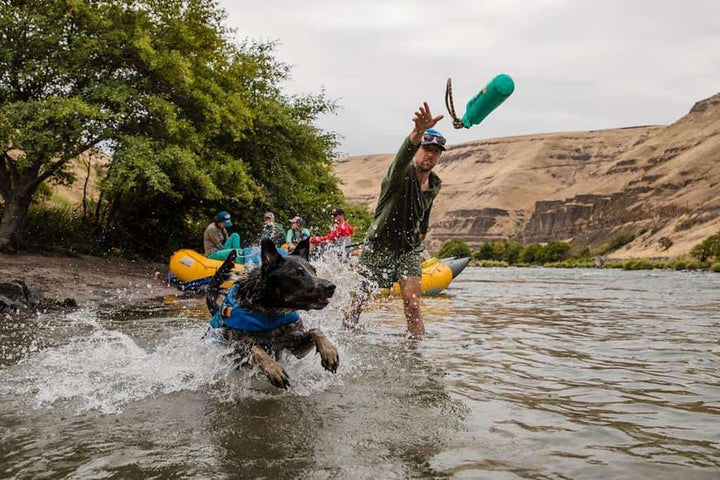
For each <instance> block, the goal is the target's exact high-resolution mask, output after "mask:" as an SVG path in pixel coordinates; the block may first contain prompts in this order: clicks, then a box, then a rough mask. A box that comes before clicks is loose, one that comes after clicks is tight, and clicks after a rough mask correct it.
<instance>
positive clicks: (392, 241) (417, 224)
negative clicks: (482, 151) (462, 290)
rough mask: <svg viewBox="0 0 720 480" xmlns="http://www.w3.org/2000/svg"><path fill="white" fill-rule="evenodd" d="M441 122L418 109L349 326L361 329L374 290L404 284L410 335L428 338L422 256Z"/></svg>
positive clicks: (436, 184) (365, 253)
mask: <svg viewBox="0 0 720 480" xmlns="http://www.w3.org/2000/svg"><path fill="white" fill-rule="evenodd" d="M442 118H443V116H442V115H438V116H436V117H433V115H432V114H431V113H430V107H429V106H428V104H427V103H423V104H422V105H421V106H420V107H419V108H418V111H417V112H415V116H414V118H413V120H412V121H413V124H414V127H413V129H412V131H411V132H410V135H409V136H408V137H407V138H406V139H405V141H404V142H403V143H402V145H401V146H400V150H399V151H398V153H397V155H396V156H395V159H394V160H393V161H392V163H391V164H390V168H389V169H388V172H387V174H386V176H385V178H384V179H383V181H382V185H381V187H380V196H379V198H378V202H377V206H376V208H375V215H374V218H373V222H372V224H371V226H370V228H369V229H368V231H367V234H366V237H365V243H364V244H363V249H362V253H361V254H360V258H359V261H358V273H359V274H360V278H361V283H360V287H359V288H358V290H357V291H356V292H355V295H354V296H353V299H352V302H351V305H350V306H349V308H348V309H347V310H346V311H345V312H344V314H343V324H344V325H345V326H346V327H350V328H352V327H354V326H355V325H356V324H357V322H358V320H359V318H360V314H361V313H362V310H363V309H364V308H365V306H367V304H368V303H369V302H370V300H371V298H372V292H373V290H374V286H375V285H377V286H379V287H382V288H388V287H390V286H391V285H392V284H393V283H395V282H399V283H400V290H401V292H402V297H403V307H404V310H405V318H406V320H407V327H408V331H409V332H410V334H411V335H412V336H413V337H419V336H421V335H422V334H423V333H425V325H424V324H423V322H422V319H421V318H420V295H421V293H422V291H421V286H422V285H421V278H422V267H421V266H420V263H421V260H420V254H421V252H422V251H423V250H424V246H423V240H424V239H425V235H426V234H427V231H428V226H429V219H430V211H431V210H432V206H433V202H434V201H435V197H437V195H438V193H439V192H440V185H441V183H442V181H441V180H440V177H438V176H437V174H435V172H433V171H432V170H433V168H435V165H437V162H438V160H439V158H440V156H441V155H442V153H443V152H444V151H445V143H446V140H445V137H444V136H443V134H442V133H440V132H439V131H438V130H436V129H435V128H434V127H435V125H436V124H437V123H438V122H439V121H440V120H441V119H442Z"/></svg>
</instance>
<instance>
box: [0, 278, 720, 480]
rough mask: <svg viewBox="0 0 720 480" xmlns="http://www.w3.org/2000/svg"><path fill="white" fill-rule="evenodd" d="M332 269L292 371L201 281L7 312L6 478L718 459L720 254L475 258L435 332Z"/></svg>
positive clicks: (1, 354) (2, 347)
mask: <svg viewBox="0 0 720 480" xmlns="http://www.w3.org/2000/svg"><path fill="white" fill-rule="evenodd" d="M321 272H322V268H321ZM326 274H327V275H326V276H329V277H331V278H332V277H333V274H332V273H328V272H326ZM338 275H339V277H337V276H336V277H335V278H332V279H333V280H334V281H336V282H337V283H338V285H339V288H338V292H337V295H336V296H335V297H334V300H333V302H332V303H331V305H330V306H329V307H328V308H326V309H325V310H323V311H321V312H311V313H309V314H307V315H306V316H305V318H306V321H307V323H309V324H310V325H312V326H320V327H322V328H323V330H324V331H325V332H326V334H327V335H328V337H329V338H330V339H331V340H332V341H333V342H334V343H335V344H336V345H337V346H338V350H339V352H340V355H341V365H340V369H339V372H338V374H337V375H333V374H331V373H327V372H325V371H323V369H322V368H321V366H320V361H319V358H318V357H317V356H308V357H306V358H305V359H302V360H296V359H292V358H288V359H285V360H284V361H283V363H284V364H285V365H286V370H287V371H288V374H289V375H290V377H291V389H290V390H289V391H287V392H285V391H277V390H275V389H274V388H272V387H270V386H269V385H268V383H267V382H266V381H265V380H264V378H262V377H261V376H260V375H259V374H257V372H252V371H250V372H248V371H235V370H233V369H232V368H231V367H230V364H229V361H228V359H227V357H226V356H225V353H226V352H225V351H224V350H223V348H222V347H219V346H217V345H216V344H215V343H214V342H213V341H212V340H211V339H208V338H206V339H204V340H202V341H201V340H200V338H201V337H202V335H203V333H204V331H205V325H206V323H205V322H206V321H207V318H206V314H205V313H204V312H203V310H202V306H201V303H200V302H182V303H181V304H173V305H170V306H169V307H162V308H160V307H159V308H157V309H154V310H144V311H130V310H125V311H120V312H103V311H99V310H92V309H89V310H87V309H86V310H81V311H78V312H74V313H72V314H68V315H59V314H56V315H54V316H52V315H39V316H37V317H35V318H32V319H27V320H7V319H0V478H258V477H260V478H443V477H452V478H488V479H501V480H503V479H519V478H533V479H568V478H572V479H609V478H653V479H666V478H667V479H677V478H682V479H683V480H689V479H717V478H720V343H718V342H719V340H718V339H719V338H720V275H717V274H709V273H688V272H665V271H650V272H648V271H643V272H624V271H617V270H586V269H576V270H561V269H527V268H526V269H515V268H510V269H473V268H470V269H467V270H466V271H465V272H463V273H462V274H461V275H460V276H459V277H458V278H457V279H456V280H455V281H454V282H453V284H452V285H451V286H450V288H449V289H448V290H446V294H445V295H443V296H440V297H436V298H425V299H423V311H424V315H425V317H424V318H425V321H426V328H427V331H428V334H427V336H426V338H425V339H424V340H422V341H420V342H417V341H412V340H409V339H407V338H406V336H405V332H404V320H403V318H402V305H401V303H400V302H399V301H398V300H392V301H384V302H379V303H377V304H376V305H375V306H374V307H373V308H372V309H371V310H369V311H368V312H366V313H365V314H364V315H363V317H362V324H363V328H362V330H361V331H360V332H357V333H353V334H350V333H347V332H344V331H343V330H342V329H340V328H339V325H338V311H339V309H340V307H341V306H342V305H343V304H344V303H345V302H347V299H348V294H349V290H350V285H351V281H350V279H349V278H347V276H346V274H342V275H341V274H338Z"/></svg>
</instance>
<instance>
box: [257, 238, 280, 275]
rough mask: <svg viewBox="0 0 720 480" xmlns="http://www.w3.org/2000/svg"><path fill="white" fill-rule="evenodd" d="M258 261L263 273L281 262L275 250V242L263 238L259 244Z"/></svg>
mask: <svg viewBox="0 0 720 480" xmlns="http://www.w3.org/2000/svg"><path fill="white" fill-rule="evenodd" d="M260 259H261V260H262V269H263V271H267V270H272V269H273V268H275V267H277V266H278V265H279V264H280V262H282V257H281V256H280V253H278V251H277V248H275V242H273V241H272V240H270V239H269V238H263V239H262V241H261V242H260Z"/></svg>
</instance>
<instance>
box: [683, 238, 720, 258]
mask: <svg viewBox="0 0 720 480" xmlns="http://www.w3.org/2000/svg"><path fill="white" fill-rule="evenodd" d="M690 255H692V256H693V257H695V258H697V259H698V260H700V261H701V262H705V261H707V260H715V261H718V260H720V232H719V233H716V234H714V235H710V236H709V237H707V238H706V239H705V240H703V241H702V242H700V243H698V244H697V245H695V246H694V247H693V248H692V250H690Z"/></svg>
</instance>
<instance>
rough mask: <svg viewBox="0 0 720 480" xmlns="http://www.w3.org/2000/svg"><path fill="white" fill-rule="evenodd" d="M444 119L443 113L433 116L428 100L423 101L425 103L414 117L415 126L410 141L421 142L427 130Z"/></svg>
mask: <svg viewBox="0 0 720 480" xmlns="http://www.w3.org/2000/svg"><path fill="white" fill-rule="evenodd" d="M442 119H443V115H438V116H437V117H433V116H432V113H430V107H429V106H428V104H427V102H423V104H422V105H420V107H419V108H418V111H417V112H415V116H414V117H413V123H414V124H415V128H414V129H413V131H412V132H411V133H410V141H411V142H412V143H414V144H415V145H417V144H418V143H420V141H421V140H422V136H423V133H425V130H427V129H428V128H432V127H434V126H435V124H437V123H438V122H439V121H440V120H442Z"/></svg>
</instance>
